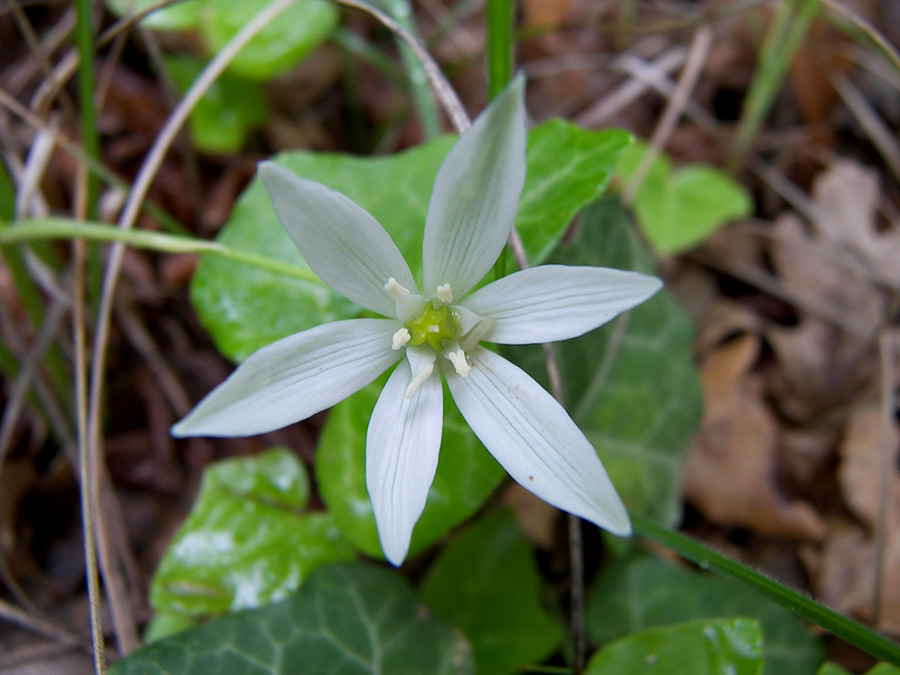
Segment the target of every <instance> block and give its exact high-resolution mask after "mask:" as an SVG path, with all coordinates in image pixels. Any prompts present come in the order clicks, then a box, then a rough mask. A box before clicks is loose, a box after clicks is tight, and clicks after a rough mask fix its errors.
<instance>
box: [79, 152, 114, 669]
mask: <svg viewBox="0 0 900 675" xmlns="http://www.w3.org/2000/svg"><path fill="white" fill-rule="evenodd" d="M78 177H79V181H78V188H79V189H78V191H77V197H78V199H77V203H76V215H78V216H80V217H82V218H83V217H84V215H85V213H86V211H87V189H88V183H87V172H86V171H85V169H84V167H81V170H80V171H79V172H78ZM72 254H73V255H72V257H73V263H74V266H75V269H74V279H73V281H72V332H73V334H74V336H75V412H76V419H77V429H78V476H79V487H80V492H81V529H82V539H83V541H84V574H85V577H86V579H87V589H88V606H89V608H90V620H91V650H92V652H93V656H94V673H95V675H103V673H105V672H106V654H105V649H104V641H103V620H102V618H101V615H100V574H99V571H98V569H97V546H96V543H95V537H94V533H95V530H94V528H95V527H96V524H97V519H96V518H95V515H96V513H97V512H98V511H99V508H98V505H99V500H98V499H97V495H98V494H99V489H98V484H99V476H98V475H97V466H96V464H97V462H96V461H94V457H92V455H91V451H90V450H91V449H90V446H89V444H88V416H87V357H86V353H85V343H86V340H85V337H84V268H85V260H86V257H87V256H86V251H85V242H84V240H83V239H76V240H74V242H73V243H72Z"/></svg>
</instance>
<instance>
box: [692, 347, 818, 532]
mask: <svg viewBox="0 0 900 675" xmlns="http://www.w3.org/2000/svg"><path fill="white" fill-rule="evenodd" d="M759 346H760V340H759V338H758V337H756V336H751V335H746V336H743V337H740V338H737V339H735V340H732V341H731V342H729V343H727V344H725V345H724V346H723V347H721V348H720V349H718V350H717V351H715V352H714V353H713V354H711V355H710V356H709V357H708V358H707V359H706V360H705V361H704V363H703V364H702V366H701V369H700V378H701V382H702V385H703V397H704V405H705V412H704V417H703V421H702V422H701V425H700V432H699V433H698V435H697V439H696V441H695V443H694V446H693V448H692V449H691V452H690V454H689V456H688V461H687V466H686V470H685V481H684V487H685V495H686V497H687V499H688V501H690V502H691V503H693V504H694V505H695V506H696V507H697V508H698V509H699V510H700V511H701V512H702V513H703V515H704V516H706V518H707V519H709V520H710V521H712V522H715V523H717V524H719V525H726V526H738V527H745V528H748V529H750V530H751V531H753V532H756V533H759V534H763V535H769V536H785V537H792V538H797V539H818V538H820V537H822V536H823V535H824V533H825V525H824V523H823V522H822V521H821V519H820V518H819V516H818V514H817V513H816V512H815V511H814V510H813V509H812V507H811V506H810V505H809V504H807V503H805V502H803V501H800V500H791V499H788V498H786V497H785V496H784V495H782V494H781V493H780V492H779V491H778V489H777V487H776V485H775V480H776V473H777V457H776V453H777V450H778V427H777V424H776V422H775V420H774V418H773V417H772V414H771V413H770V412H769V410H768V409H767V408H766V406H765V404H764V403H763V400H762V386H761V384H762V383H761V382H760V380H759V378H758V377H757V376H754V375H752V374H751V373H750V370H751V368H752V366H753V363H754V361H755V360H756V358H757V354H758V352H759Z"/></svg>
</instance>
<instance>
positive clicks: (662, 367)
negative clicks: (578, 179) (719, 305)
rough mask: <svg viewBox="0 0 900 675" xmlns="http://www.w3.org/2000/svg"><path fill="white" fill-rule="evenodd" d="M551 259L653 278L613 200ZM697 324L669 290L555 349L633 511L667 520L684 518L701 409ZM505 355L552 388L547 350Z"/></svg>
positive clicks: (597, 208)
mask: <svg viewBox="0 0 900 675" xmlns="http://www.w3.org/2000/svg"><path fill="white" fill-rule="evenodd" d="M550 261H551V262H558V263H563V264H567V265H598V266H602V267H616V268H620V269H626V270H637V271H639V272H648V273H652V272H653V269H652V264H651V262H650V259H649V257H648V255H647V253H646V252H645V251H644V250H643V249H642V247H641V245H640V243H639V242H638V241H637V239H636V238H635V237H634V235H633V234H632V232H631V230H630V228H629V226H628V222H627V218H626V216H625V214H624V212H623V211H622V209H621V207H620V206H619V204H618V202H617V201H616V200H614V199H603V200H600V201H598V202H596V203H595V204H593V205H592V206H590V207H589V208H587V209H586V210H585V211H584V212H582V216H581V227H580V231H579V233H578V236H577V237H576V238H574V239H573V240H572V241H570V242H568V243H567V244H566V245H564V246H562V247H561V248H559V249H557V252H556V253H554V255H553V256H551V258H550ZM691 336H692V327H691V323H690V321H689V319H688V318H687V316H685V314H684V312H683V311H682V310H681V308H680V307H679V306H678V304H677V303H676V302H675V301H674V300H673V299H672V297H671V296H670V295H669V294H668V293H667V292H665V290H663V291H660V292H659V293H657V294H656V295H655V296H654V297H653V298H651V299H650V300H648V301H647V302H645V303H643V304H641V305H639V306H638V307H636V308H635V309H633V310H632V311H631V312H630V313H628V314H626V315H623V316H621V317H619V318H618V319H616V320H614V321H613V322H611V323H610V324H608V325H606V326H603V327H602V328H600V329H599V330H596V331H592V332H590V333H588V334H587V335H585V336H583V337H580V338H576V339H574V340H567V341H565V342H557V343H554V344H553V350H554V352H555V354H556V358H557V362H558V365H559V370H560V375H561V377H562V381H563V385H564V387H563V388H564V400H565V402H566V409H567V410H568V411H569V413H570V414H571V415H572V419H574V420H575V422H576V423H577V424H578V426H579V427H580V428H581V430H582V431H584V433H585V435H586V436H587V437H588V439H589V440H590V441H591V443H592V444H593V445H594V448H596V450H597V453H598V454H599V455H600V458H601V459H602V460H603V464H604V466H605V467H606V470H607V471H608V472H609V474H610V478H611V479H612V481H613V483H614V484H615V486H616V489H617V490H618V491H619V494H620V495H621V496H622V499H623V500H624V502H625V504H626V505H627V506H628V508H629V509H630V510H632V511H635V512H638V513H642V514H644V515H646V516H648V517H650V518H653V519H654V520H656V521H658V522H661V523H664V524H668V525H671V524H674V523H675V522H677V520H678V519H679V518H680V514H681V490H680V485H681V469H682V464H683V462H684V457H685V453H686V451H687V448H688V445H689V443H690V440H691V438H692V436H693V434H694V431H695V429H696V426H697V423H698V421H699V418H700V413H701V396H700V386H699V382H698V378H697V373H696V371H695V369H694V365H693V359H692V356H691ZM503 353H504V354H505V355H506V356H508V357H509V358H511V359H512V360H514V361H515V362H516V363H518V364H519V365H521V366H522V367H524V368H525V369H526V370H528V372H529V373H531V375H532V376H533V377H535V378H536V379H538V381H541V382H546V370H545V366H544V360H543V354H542V352H541V349H540V348H539V347H535V346H527V347H505V348H504V352H503Z"/></svg>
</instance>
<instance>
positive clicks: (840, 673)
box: [816, 663, 850, 675]
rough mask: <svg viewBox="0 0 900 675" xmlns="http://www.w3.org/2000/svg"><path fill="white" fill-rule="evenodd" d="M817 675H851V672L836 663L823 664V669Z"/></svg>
mask: <svg viewBox="0 0 900 675" xmlns="http://www.w3.org/2000/svg"><path fill="white" fill-rule="evenodd" d="M816 675H850V671H849V670H845V669H844V668H841V667H840V666H839V665H838V664H836V663H823V664H822V667H821V668H819V669H818V670H817V671H816Z"/></svg>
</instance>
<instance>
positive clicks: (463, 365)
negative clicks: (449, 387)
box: [447, 349, 472, 377]
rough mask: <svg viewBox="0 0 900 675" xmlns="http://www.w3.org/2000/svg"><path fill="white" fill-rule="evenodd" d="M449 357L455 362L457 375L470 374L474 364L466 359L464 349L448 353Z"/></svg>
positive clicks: (454, 366) (451, 361) (466, 375)
mask: <svg viewBox="0 0 900 675" xmlns="http://www.w3.org/2000/svg"><path fill="white" fill-rule="evenodd" d="M447 358H448V359H450V363H452V364H453V368H454V370H456V374H457V375H460V376H461V377H468V376H469V371H471V370H472V366H470V365H469V362H468V361H466V353H465V352H464V351H463V350H462V349H457V350H456V351H455V352H450V353H448V354H447Z"/></svg>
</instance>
